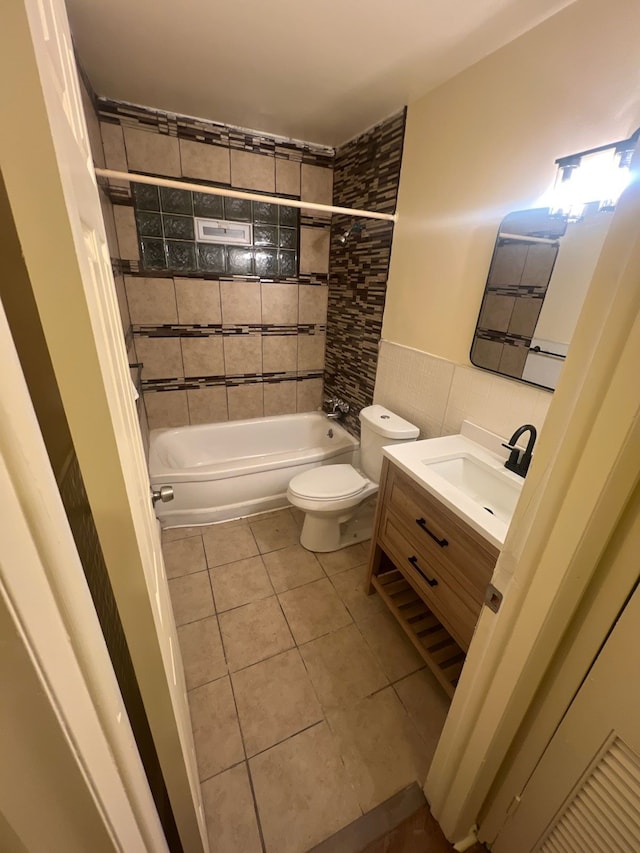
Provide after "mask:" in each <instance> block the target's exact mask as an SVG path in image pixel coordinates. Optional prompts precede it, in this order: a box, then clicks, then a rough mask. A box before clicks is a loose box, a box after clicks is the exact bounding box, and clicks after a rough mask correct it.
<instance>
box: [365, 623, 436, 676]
mask: <svg viewBox="0 0 640 853" xmlns="http://www.w3.org/2000/svg"><path fill="white" fill-rule="evenodd" d="M358 627H359V628H360V630H361V631H362V635H363V637H364V638H365V640H366V641H367V643H368V644H369V645H370V646H371V648H372V650H373V653H374V655H375V656H376V657H377V659H378V661H379V662H380V666H381V667H382V669H383V670H384V671H385V674H386V676H387V678H388V679H389V680H390V681H399V679H401V678H404V677H405V676H407V675H410V674H411V673H412V672H415V671H416V670H418V669H422V667H423V666H424V661H423V659H422V658H421V657H420V655H419V654H418V652H417V651H416V649H415V648H414V646H413V645H412V643H411V640H410V639H409V638H408V637H407V636H406V634H405V633H404V632H403V630H402V628H401V627H400V626H399V625H398V623H397V621H396V619H395V617H394V616H393V614H391V613H390V612H389V611H388V610H387V609H386V608H385V609H384V610H381V611H380V612H379V613H372V614H371V616H367V617H366V618H365V619H361V620H360V622H359V623H358Z"/></svg>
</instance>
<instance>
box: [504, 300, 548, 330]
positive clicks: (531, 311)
mask: <svg viewBox="0 0 640 853" xmlns="http://www.w3.org/2000/svg"><path fill="white" fill-rule="evenodd" d="M541 308H542V299H531V298H529V297H527V296H521V297H520V298H518V299H516V300H515V304H514V306H513V314H512V315H511V322H510V323H509V332H510V333H511V334H512V335H523V336H524V337H531V338H532V337H533V333H534V331H535V328H536V323H537V322H538V316H539V314H540V309H541Z"/></svg>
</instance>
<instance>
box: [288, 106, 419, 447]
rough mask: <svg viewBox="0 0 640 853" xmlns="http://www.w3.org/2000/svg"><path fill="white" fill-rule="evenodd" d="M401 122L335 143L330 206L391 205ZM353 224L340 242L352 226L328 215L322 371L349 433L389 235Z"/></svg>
mask: <svg viewBox="0 0 640 853" xmlns="http://www.w3.org/2000/svg"><path fill="white" fill-rule="evenodd" d="M404 125H405V113H404V111H403V112H402V113H400V114H399V115H396V116H393V117H392V118H390V119H388V120H387V121H386V122H383V123H382V124H380V125H378V126H377V127H374V128H373V129H372V130H369V131H367V133H364V134H363V135H362V136H359V137H358V138H357V139H354V140H352V141H351V142H348V143H346V144H345V145H343V146H342V147H341V148H339V149H338V151H337V152H336V158H335V166H334V184H333V185H334V203H335V204H336V205H339V206H344V207H354V208H361V209H365V210H377V211H380V212H384V213H393V212H394V211H395V206H396V199H397V193H398V184H399V180H400V166H401V162H402V146H403V141H404ZM358 224H359V225H360V226H361V228H360V230H359V231H358V230H356V229H354V230H353V231H352V233H351V234H350V235H349V237H348V238H347V242H346V243H345V244H341V243H340V242H339V241H338V240H337V239H336V238H337V237H338V236H339V235H341V234H343V233H344V232H345V231H346V230H347V229H348V228H349V227H350V226H351V225H353V219H352V218H351V217H348V216H343V215H334V216H333V218H332V222H331V235H332V239H331V249H330V259H329V304H328V310H327V347H326V356H325V371H324V389H325V395H326V396H334V395H335V396H338V397H342V398H343V399H344V400H346V401H347V402H348V403H349V404H350V407H351V411H350V412H349V415H348V416H347V418H346V422H345V425H346V427H347V429H349V430H350V431H351V432H353V433H354V434H356V435H359V431H360V422H359V420H358V413H359V412H360V409H362V408H363V407H364V406H368V405H370V404H371V403H372V401H373V389H374V385H375V377H376V367H377V362H378V343H379V341H380V335H381V331H382V316H383V313H384V303H385V297H386V288H387V277H388V272H389V259H390V255H391V242H392V238H393V223H391V222H384V221H382V222H381V221H379V220H375V219H366V220H364V219H363V220H360V221H359V222H358ZM316 278H317V277H316ZM300 280H301V281H302V277H301V278H300ZM313 283H315V282H313Z"/></svg>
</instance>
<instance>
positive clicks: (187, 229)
mask: <svg viewBox="0 0 640 853" xmlns="http://www.w3.org/2000/svg"><path fill="white" fill-rule="evenodd" d="M162 224H163V226H164V236H165V237H166V238H167V239H172V240H194V239H195V236H196V235H195V232H194V228H193V217H192V216H177V215H175V214H166V213H165V214H163V215H162Z"/></svg>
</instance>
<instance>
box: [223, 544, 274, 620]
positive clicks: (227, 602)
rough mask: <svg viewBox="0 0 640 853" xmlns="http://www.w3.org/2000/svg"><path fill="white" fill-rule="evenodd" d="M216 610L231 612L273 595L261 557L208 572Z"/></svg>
mask: <svg viewBox="0 0 640 853" xmlns="http://www.w3.org/2000/svg"><path fill="white" fill-rule="evenodd" d="M209 575H210V576H211V586H212V587H213V598H214V602H215V605H216V610H217V612H218V613H221V612H222V611H223V610H231V608H232V607H241V606H242V605H243V604H250V603H251V602H252V601H259V600H260V599H261V598H268V597H269V596H270V595H273V587H272V586H271V581H270V580H269V575H268V574H267V571H266V569H265V567H264V563H263V562H262V557H249V558H248V559H247V560H238V561H237V562H235V563H227V564H226V566H217V567H216V568H215V569H210V570H209Z"/></svg>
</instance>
